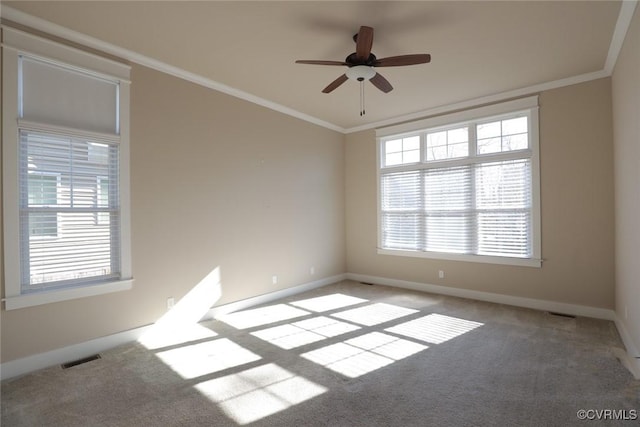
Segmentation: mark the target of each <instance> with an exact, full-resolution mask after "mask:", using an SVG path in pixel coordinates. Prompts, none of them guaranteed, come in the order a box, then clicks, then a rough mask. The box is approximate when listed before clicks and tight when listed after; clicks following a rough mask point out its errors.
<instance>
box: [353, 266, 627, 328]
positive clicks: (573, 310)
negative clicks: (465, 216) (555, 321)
mask: <svg viewBox="0 0 640 427" xmlns="http://www.w3.org/2000/svg"><path fill="white" fill-rule="evenodd" d="M347 279H349V280H355V281H358V282H365V283H374V284H377V285H386V286H392V287H396V288H403V289H412V290H414V291H421V292H430V293H434V294H439V295H448V296H453V297H459V298H468V299H473V300H478V301H487V302H493V303H496V304H505V305H512V306H516V307H525V308H531V309H534V310H542V311H551V312H555V313H564V314H571V315H574V316H584V317H593V318H596V319H604V320H614V319H615V312H614V311H613V310H610V309H606V308H598V307H589V306H585V305H577V304H567V303H563V302H555V301H548V300H540V299H533V298H525V297H516V296H511V295H504V294H495V293H492V292H484V291H473V290H470V289H462V288H454V287H449V286H441V285H432V284H428V283H420V282H410V281H406V280H397V279H390V278H387V277H378V276H369V275H365V274H355V273H347Z"/></svg>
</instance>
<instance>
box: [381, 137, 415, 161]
mask: <svg viewBox="0 0 640 427" xmlns="http://www.w3.org/2000/svg"><path fill="white" fill-rule="evenodd" d="M384 145H385V156H384V166H397V165H403V164H407V163H417V162H419V161H420V135H414V136H410V137H407V138H402V139H394V140H391V141H386V142H385V143H384Z"/></svg>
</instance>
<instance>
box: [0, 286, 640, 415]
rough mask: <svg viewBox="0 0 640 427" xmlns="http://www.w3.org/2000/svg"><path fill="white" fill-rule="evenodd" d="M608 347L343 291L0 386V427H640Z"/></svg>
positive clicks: (576, 332) (491, 308) (576, 324)
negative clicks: (0, 404) (583, 415)
mask: <svg viewBox="0 0 640 427" xmlns="http://www.w3.org/2000/svg"><path fill="white" fill-rule="evenodd" d="M614 347H622V344H621V341H620V338H619V337H618V334H617V332H616V329H615V326H614V325H613V323H612V322H608V321H602V320H594V319H589V318H580V317H578V318H567V317H560V316H556V315H551V314H549V313H545V312H540V311H535V310H528V309H520V308H514V307H509V306H504V305H498V304H490V303H483V302H477V301H471V300H465V299H460V298H452V297H444V296H438V295H432V294H426V293H420V292H413V291H408V290H403V289H395V288H389V287H384V286H368V285H364V284H360V283H356V282H350V281H346V282H342V283H338V284H335V285H331V286H326V287H323V288H320V289H316V290H314V291H310V292H307V293H304V294H300V295H296V296H294V297H291V298H288V299H285V300H281V301H277V302H274V303H270V304H266V305H264V306H262V307H259V308H254V309H249V310H245V311H242V312H238V313H233V314H230V315H227V316H226V317H225V318H224V319H221V320H216V321H207V322H203V323H201V324H199V325H191V326H189V327H183V328H180V329H179V330H172V331H167V330H164V331H159V332H157V333H155V334H150V335H148V336H146V337H144V339H142V340H141V342H138V343H133V344H130V345H125V346H121V347H118V348H115V349H112V350H110V351H107V352H104V353H102V354H101V356H102V357H101V358H100V359H97V360H94V361H91V362H88V363H84V364H81V365H78V366H75V367H72V368H68V369H62V368H61V367H52V368H49V369H45V370H42V371H39V372H35V373H32V374H30V375H26V376H23V377H20V378H15V379H11V380H8V381H4V382H3V383H2V425H3V426H65V427H69V426H123V427H125V426H126V427H129V426H216V427H217V426H237V425H252V426H570V425H590V426H592V425H593V426H595V425H605V426H614V425H629V426H631V425H639V424H640V421H639V419H640V418H637V417H638V416H640V381H638V380H634V379H633V377H632V376H631V374H630V373H629V372H628V371H627V370H626V369H625V368H624V367H623V366H622V365H621V364H620V363H619V362H618V360H617V359H616V358H615V356H614V354H613V351H612V349H613V348H614ZM581 409H582V410H586V411H588V412H586V416H587V417H588V418H589V419H588V420H581V419H579V415H582V413H580V414H579V413H578V411H579V410H581ZM603 410H609V411H608V412H606V411H605V412H602V411H603ZM634 418H635V419H634Z"/></svg>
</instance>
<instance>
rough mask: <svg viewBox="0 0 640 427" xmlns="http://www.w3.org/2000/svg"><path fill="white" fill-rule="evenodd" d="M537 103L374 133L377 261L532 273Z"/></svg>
mask: <svg viewBox="0 0 640 427" xmlns="http://www.w3.org/2000/svg"><path fill="white" fill-rule="evenodd" d="M537 135H538V134H537V98H535V97H532V98H525V99H521V100H516V101H511V102H507V103H503V104H499V105H494V106H490V107H483V108H479V109H475V110H469V111H466V112H462V113H455V114H452V115H449V116H441V117H438V118H435V119H429V120H425V121H421V122H418V123H412V124H408V125H399V126H395V127H392V128H386V129H382V130H378V143H379V167H378V177H379V216H378V218H379V230H378V232H379V236H378V237H379V253H382V254H393V255H407V256H420V257H428V258H438V259H453V260H465V261H477V262H491V263H502V264H516V265H528V266H540V262H541V261H540V238H539V233H540V226H539V223H540V220H539V196H538V193H539V191H538V188H539V179H538V142H537Z"/></svg>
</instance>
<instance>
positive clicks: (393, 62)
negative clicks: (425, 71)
mask: <svg viewBox="0 0 640 427" xmlns="http://www.w3.org/2000/svg"><path fill="white" fill-rule="evenodd" d="M353 41H355V42H356V51H355V52H353V53H352V54H350V55H349V56H347V57H346V59H345V60H344V61H316V60H297V61H296V64H312V65H342V66H347V67H349V69H348V70H347V71H346V72H345V73H344V74H343V75H341V76H340V77H338V78H337V79H335V80H334V81H333V82H331V83H330V84H329V85H328V86H327V87H325V88H324V89H323V90H322V92H323V93H329V92H331V91H333V90H334V89H336V88H337V87H338V86H340V85H341V84H342V83H344V82H346V81H347V80H349V79H352V80H357V81H359V82H364V81H365V80H369V81H371V83H372V84H373V85H374V86H375V87H377V88H378V89H380V90H381V91H383V92H384V93H389V92H391V91H392V90H393V86H391V83H389V81H388V80H387V79H385V78H384V77H383V76H382V75H381V74H380V73H378V72H377V71H375V70H374V67H400V66H404V65H416V64H426V63H428V62H430V61H431V55H429V54H414V55H400V56H390V57H387V58H382V59H378V58H376V56H375V55H374V54H373V53H371V47H372V45H373V28H371V27H366V26H362V27H360V31H358V34H355V35H354V36H353Z"/></svg>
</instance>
